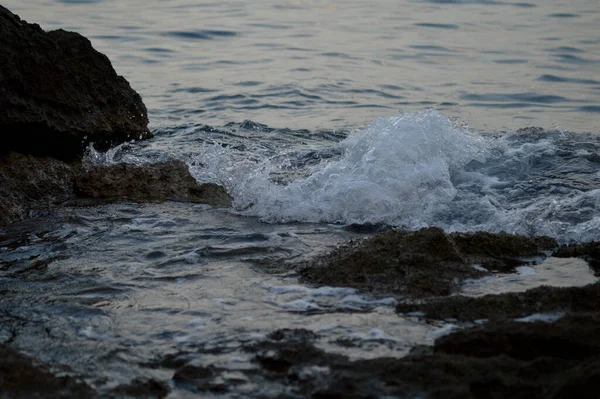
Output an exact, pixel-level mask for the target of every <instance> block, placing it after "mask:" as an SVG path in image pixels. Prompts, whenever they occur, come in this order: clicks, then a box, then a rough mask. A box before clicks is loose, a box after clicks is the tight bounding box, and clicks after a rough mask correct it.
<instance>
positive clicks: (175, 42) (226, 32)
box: [3, 0, 600, 132]
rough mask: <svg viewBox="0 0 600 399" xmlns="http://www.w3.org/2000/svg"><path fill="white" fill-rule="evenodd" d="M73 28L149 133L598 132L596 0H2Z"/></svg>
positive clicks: (599, 15) (52, 24)
mask: <svg viewBox="0 0 600 399" xmlns="http://www.w3.org/2000/svg"><path fill="white" fill-rule="evenodd" d="M3 4H4V5H5V6H6V7H8V8H9V9H11V10H12V11H14V12H16V13H18V14H20V16H21V17H22V18H24V19H26V20H28V21H31V22H37V23H39V24H41V26H42V27H43V28H45V29H57V28H64V29H69V30H75V31H78V32H80V33H82V34H84V35H85V36H87V37H89V38H90V39H91V40H92V43H93V44H94V46H95V47H96V48H97V49H98V50H100V51H102V52H104V53H106V54H107V55H108V56H109V58H110V59H111V60H112V61H113V64H114V66H115V68H116V69H117V71H118V72H119V73H120V74H123V75H124V76H125V77H126V78H127V79H128V80H129V81H130V82H131V83H132V86H133V87H134V88H135V89H136V90H138V91H139V92H140V94H141V95H142V97H143V98H144V101H145V102H146V104H147V105H148V107H149V109H150V116H151V123H152V125H153V126H155V127H161V126H171V125H173V124H182V123H190V122H191V123H199V122H201V123H207V124H211V125H213V124H217V125H221V124H225V123H228V122H241V121H243V120H246V119H250V120H253V121H256V122H261V123H265V124H267V125H270V126H274V127H281V128H283V127H287V128H306V129H314V128H326V129H332V128H338V127H349V126H350V127H356V126H361V125H365V124H368V123H369V122H371V121H372V120H373V119H375V118H376V117H378V116H382V115H392V114H395V113H396V112H398V111H400V110H404V111H406V110H419V109H422V108H425V107H434V108H435V109H437V110H440V111H442V112H444V113H445V114H446V115H448V116H449V117H452V118H456V119H458V120H460V121H462V122H464V123H467V124H469V125H470V126H472V127H473V128H476V129H484V130H496V131H497V130H503V129H510V130H514V129H517V128H521V127H524V126H532V125H535V126H542V127H545V128H547V127H552V126H560V127H561V128H563V129H567V130H572V131H594V132H597V131H598V130H599V120H600V56H599V54H600V3H598V1H597V0H569V1H567V0H531V1H519V0H514V1H513V0H430V1H418V0H413V1H411V0H400V1H396V0H394V1H391V0H374V1H355V0H345V1H334V0H296V1H292V0H282V1H279V0H258V1H252V2H249V1H244V0H237V1H236V0H229V1H191V0H171V1H162V0H160V1H159V0H145V1H139V0H123V1H117V0H27V1H16V0H8V1H5V2H4V3H3Z"/></svg>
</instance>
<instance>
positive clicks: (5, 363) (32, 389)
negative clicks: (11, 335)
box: [0, 345, 100, 399]
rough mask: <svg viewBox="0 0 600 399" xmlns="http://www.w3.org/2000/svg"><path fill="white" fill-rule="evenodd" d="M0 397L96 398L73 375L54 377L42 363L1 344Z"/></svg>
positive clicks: (91, 391) (90, 390)
mask: <svg viewBox="0 0 600 399" xmlns="http://www.w3.org/2000/svg"><path fill="white" fill-rule="evenodd" d="M0 397H2V398H15V399H16V398H23V399H25V398H27V399H42V398H48V399H50V398H99V397H100V395H97V394H96V393H95V392H94V391H93V390H92V389H91V388H90V387H89V386H88V385H86V384H84V383H83V382H81V381H78V380H77V379H76V378H75V377H69V376H62V377H56V376H54V375H52V374H51V373H50V371H49V370H48V367H47V366H45V365H40V364H36V362H35V361H34V360H33V359H31V358H29V357H28V356H25V355H23V354H21V353H18V352H16V351H15V350H13V349H10V348H9V347H7V346H5V345H0Z"/></svg>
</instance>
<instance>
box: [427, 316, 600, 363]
mask: <svg viewBox="0 0 600 399" xmlns="http://www.w3.org/2000/svg"><path fill="white" fill-rule="evenodd" d="M549 325H550V326H551V328H549ZM435 352H436V353H448V354H462V355H466V356H472V357H480V358H489V357H493V356H500V355H506V356H510V357H511V358H513V359H519V360H524V361H531V360H533V359H535V358H539V357H552V358H559V359H566V360H584V359H588V358H591V357H594V356H599V355H600V314H599V313H587V314H581V313H580V314H568V315H566V316H564V317H562V318H560V319H558V320H557V321H555V322H553V323H551V324H549V323H545V322H534V323H531V322H529V323H526V322H516V321H511V320H509V321H502V322H495V323H488V324H486V325H485V326H479V327H474V328H470V329H467V330H464V331H461V332H460V334H450V335H447V336H444V337H441V338H440V339H438V340H437V341H436V343H435Z"/></svg>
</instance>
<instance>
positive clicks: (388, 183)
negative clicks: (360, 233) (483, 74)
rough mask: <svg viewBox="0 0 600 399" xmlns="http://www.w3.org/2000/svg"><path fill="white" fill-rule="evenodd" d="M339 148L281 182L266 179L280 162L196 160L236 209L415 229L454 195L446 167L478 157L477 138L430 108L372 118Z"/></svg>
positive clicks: (274, 218) (266, 216) (273, 217)
mask: <svg viewBox="0 0 600 399" xmlns="http://www.w3.org/2000/svg"><path fill="white" fill-rule="evenodd" d="M339 147H340V148H341V149H342V151H343V152H342V156H341V157H340V158H339V159H337V160H333V161H331V162H329V163H326V164H325V165H323V163H321V164H319V165H316V166H313V167H312V168H309V172H308V173H309V175H308V176H307V177H305V178H300V179H297V180H295V181H292V182H291V183H289V184H281V183H277V182H273V181H272V179H271V178H270V175H271V173H273V171H274V170H275V169H277V168H280V167H281V165H280V164H277V165H275V164H273V163H271V162H269V161H268V160H267V161H265V162H262V163H259V164H252V163H250V162H239V161H236V160H233V159H231V158H229V159H226V160H223V159H221V162H218V161H217V162H213V161H214V160H215V158H217V159H218V158H219V157H215V155H216V153H219V150H215V152H213V154H211V155H210V156H209V155H208V154H207V153H206V152H205V153H203V154H202V158H203V159H204V160H205V161H206V158H207V157H209V158H212V159H210V161H208V162H207V164H212V167H210V169H211V172H212V174H213V176H215V177H217V178H218V180H220V181H221V182H223V183H224V184H225V185H226V186H227V188H228V190H229V191H230V193H231V194H232V196H233V197H234V198H235V206H236V209H238V210H239V211H240V212H241V213H242V214H244V215H249V216H258V217H260V218H261V219H262V220H265V221H268V222H291V221H301V222H329V223H344V224H351V223H386V224H396V225H400V224H402V225H405V226H408V227H419V226H420V225H423V220H424V219H425V217H424V216H425V215H431V214H432V213H433V212H435V211H436V210H437V209H438V208H439V206H440V204H444V203H448V202H450V201H452V200H453V199H454V197H455V195H456V189H455V187H454V186H453V184H452V182H451V174H452V171H453V170H456V169H460V168H463V167H464V165H466V164H467V163H469V162H471V161H473V160H479V161H483V160H484V154H485V149H484V148H485V146H484V142H483V141H482V140H481V138H478V137H476V136H474V135H471V134H470V133H469V132H468V131H466V130H462V129H457V128H455V127H454V126H453V124H452V123H451V122H450V121H449V120H448V118H446V117H445V116H444V115H443V114H441V113H439V112H436V111H422V112H418V113H401V114H399V115H396V116H393V117H388V118H378V119H377V120H375V121H374V122H373V123H372V124H371V126H369V127H368V128H367V129H365V130H363V131H359V132H356V133H355V134H353V135H351V136H350V137H348V138H347V139H345V140H344V141H342V142H341V143H339ZM222 152H223V151H221V155H222ZM223 161H224V162H225V163H227V165H223ZM203 173H204V178H205V179H206V176H207V173H206V171H205V170H204V171H203ZM196 174H197V175H198V173H197V171H196ZM208 174H209V175H210V174H211V173H208Z"/></svg>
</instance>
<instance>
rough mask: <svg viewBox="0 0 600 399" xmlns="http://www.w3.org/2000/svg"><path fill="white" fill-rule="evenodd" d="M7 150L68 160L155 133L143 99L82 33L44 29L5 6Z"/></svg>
mask: <svg viewBox="0 0 600 399" xmlns="http://www.w3.org/2000/svg"><path fill="white" fill-rule="evenodd" d="M0 65H2V68H0V152H6V151H18V152H22V153H25V154H33V155H37V156H52V157H54V158H58V159H63V160H74V159H77V158H79V157H80V155H81V154H82V152H83V150H84V148H86V147H87V145H88V143H90V142H93V143H94V145H95V146H96V148H98V149H101V150H106V149H108V148H109V147H110V146H113V145H116V144H119V143H122V142H125V141H129V140H132V139H136V140H137V139H144V138H148V137H151V136H152V135H151V133H150V131H149V130H148V127H147V125H148V116H147V111H146V107H145V106H144V103H143V102H142V99H141V97H140V96H139V95H138V94H137V93H136V92H135V91H134V90H133V89H132V88H131V86H130V85H129V83H128V82H127V81H126V80H125V79H124V78H123V77H121V76H118V75H117V73H116V72H115V70H114V69H113V67H112V65H111V63H110V61H109V59H108V58H107V57H106V56H105V55H104V54H101V53H99V52H98V51H96V50H94V48H93V47H92V45H91V43H90V41H89V40H88V39H86V38H85V37H83V36H81V35H80V34H78V33H74V32H67V31H64V30H56V31H51V32H45V31H43V30H42V29H41V28H40V27H39V25H37V24H29V23H27V22H25V21H22V20H21V19H20V18H19V17H18V16H16V15H14V14H13V13H11V12H10V11H9V10H7V9H6V8H4V7H2V6H0Z"/></svg>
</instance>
